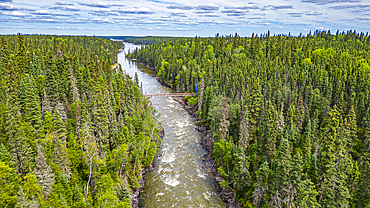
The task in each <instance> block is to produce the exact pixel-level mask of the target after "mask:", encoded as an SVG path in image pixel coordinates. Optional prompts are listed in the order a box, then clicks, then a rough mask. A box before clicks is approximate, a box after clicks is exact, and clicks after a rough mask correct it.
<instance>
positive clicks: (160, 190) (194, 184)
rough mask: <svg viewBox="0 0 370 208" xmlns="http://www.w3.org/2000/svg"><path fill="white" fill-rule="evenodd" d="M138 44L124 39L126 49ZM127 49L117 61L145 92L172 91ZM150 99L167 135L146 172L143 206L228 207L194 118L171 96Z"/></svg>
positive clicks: (156, 207)
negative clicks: (206, 160)
mask: <svg viewBox="0 0 370 208" xmlns="http://www.w3.org/2000/svg"><path fill="white" fill-rule="evenodd" d="M136 47H137V46H136V45H133V44H130V43H125V52H124V53H128V51H129V50H130V51H131V52H132V51H133V50H134V49H135V48H136ZM124 53H120V54H118V63H120V64H121V66H122V69H123V70H124V71H126V73H128V74H130V76H132V77H134V75H135V72H137V73H138V77H139V80H140V82H142V87H143V93H144V94H158V93H170V92H173V90H171V89H169V88H167V87H165V86H163V85H161V84H160V83H159V82H158V81H157V80H156V79H155V72H154V71H153V70H151V69H148V68H146V67H144V66H143V65H141V64H137V63H136V62H133V61H130V60H128V59H126V58H125V54H124ZM151 101H152V104H153V106H154V108H155V109H156V110H157V112H158V113H159V114H160V115H161V116H160V119H161V121H162V125H163V127H164V131H165V136H164V138H163V142H162V145H161V151H160V153H159V154H160V155H161V156H160V157H158V159H157V162H156V167H155V170H154V171H151V172H149V173H147V175H146V179H145V188H144V192H143V193H142V194H141V197H142V198H143V199H144V200H143V205H144V207H146V208H152V207H153V208H158V207H194V208H199V207H212V208H215V207H225V204H224V203H223V202H222V200H221V199H220V197H219V196H218V195H217V193H216V186H215V183H214V181H213V176H212V175H208V172H207V171H206V170H204V169H205V168H204V167H203V166H204V164H202V160H201V159H202V155H204V154H205V151H204V150H203V149H202V147H201V146H200V144H199V140H200V137H201V134H200V133H199V132H198V131H197V130H196V129H195V127H196V126H195V124H194V123H195V119H194V118H192V117H191V116H190V115H189V114H188V113H187V112H186V111H185V109H184V108H183V107H182V106H181V104H179V103H177V102H176V101H174V100H172V98H170V97H155V98H151Z"/></svg>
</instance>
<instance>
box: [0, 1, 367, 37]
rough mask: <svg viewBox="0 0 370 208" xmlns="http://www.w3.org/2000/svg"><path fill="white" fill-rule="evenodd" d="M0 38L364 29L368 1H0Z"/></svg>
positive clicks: (365, 30)
mask: <svg viewBox="0 0 370 208" xmlns="http://www.w3.org/2000/svg"><path fill="white" fill-rule="evenodd" d="M0 22H1V24H0V34H15V33H18V32H20V33H24V34H30V33H38V34H66V35H67V34H72V35H140V36H147V35H161V36H190V37H194V36H214V35H215V34H216V33H220V35H228V34H235V32H237V33H238V34H239V35H240V36H251V34H252V33H253V32H254V33H257V34H261V33H266V32H267V31H268V30H270V33H271V34H281V33H283V34H288V33H289V32H290V33H291V34H292V35H298V34H299V33H303V34H307V33H308V32H309V31H310V30H312V31H314V30H316V29H323V30H329V29H330V30H331V32H332V33H335V32H336V31H337V30H338V29H339V30H340V31H343V30H357V31H358V32H360V31H362V32H365V33H366V32H367V31H369V29H370V0H251V1H250V2H248V0H247V1H243V0H241V1H239V0H230V1H227V0H222V1H221V0H216V1H208V0H195V1H189V0H188V1H186V0H130V1H112V0H102V1H95V0H88V1H87V0H77V1H75V0H63V1H62V0H60V1H58V0H57V1H55V0H47V1H45V0H41V1H40V0H0Z"/></svg>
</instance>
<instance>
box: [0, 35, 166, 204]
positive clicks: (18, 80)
mask: <svg viewBox="0 0 370 208" xmlns="http://www.w3.org/2000/svg"><path fill="white" fill-rule="evenodd" d="M121 46H122V45H121V43H119V42H114V41H109V40H105V39H99V38H96V37H82V36H80V37H77V36H63V37H57V36H46V35H45V36H37V35H30V36H23V35H20V34H19V35H17V36H2V37H1V38H0V186H1V190H0V206H1V207H130V204H131V200H130V193H131V189H133V188H137V187H138V186H139V184H138V180H140V179H141V171H142V168H144V167H145V166H147V165H150V164H151V163H152V162H153V158H154V155H155V154H156V153H157V151H158V149H159V144H160V138H159V136H158V133H159V131H160V129H159V124H158V121H157V117H156V116H155V112H154V109H153V108H152V107H150V106H149V105H148V101H147V100H146V99H145V98H144V97H143V96H142V95H141V93H140V90H139V88H138V83H137V82H138V81H137V82H136V83H135V82H134V81H132V80H131V79H130V77H129V76H127V75H123V74H121V73H118V72H116V71H115V70H112V68H111V65H113V64H115V62H116V55H117V50H118V49H119V48H121ZM4 67H5V68H4Z"/></svg>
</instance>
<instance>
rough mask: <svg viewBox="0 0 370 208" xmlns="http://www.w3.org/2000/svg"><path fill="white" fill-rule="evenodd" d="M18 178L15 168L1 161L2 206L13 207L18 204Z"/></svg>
mask: <svg viewBox="0 0 370 208" xmlns="http://www.w3.org/2000/svg"><path fill="white" fill-rule="evenodd" d="M18 181H19V179H18V177H17V175H16V173H15V170H14V168H12V167H10V166H9V164H7V163H6V162H5V161H2V160H0V187H1V189H0V206H1V207H7V206H8V207H13V206H14V205H15V204H16V202H17V189H18Z"/></svg>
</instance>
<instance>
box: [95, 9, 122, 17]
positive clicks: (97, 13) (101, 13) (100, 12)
mask: <svg viewBox="0 0 370 208" xmlns="http://www.w3.org/2000/svg"><path fill="white" fill-rule="evenodd" d="M89 14H91V15H95V16H109V15H114V16H118V15H119V13H118V12H117V10H111V11H106V10H93V11H90V12H89Z"/></svg>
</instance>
